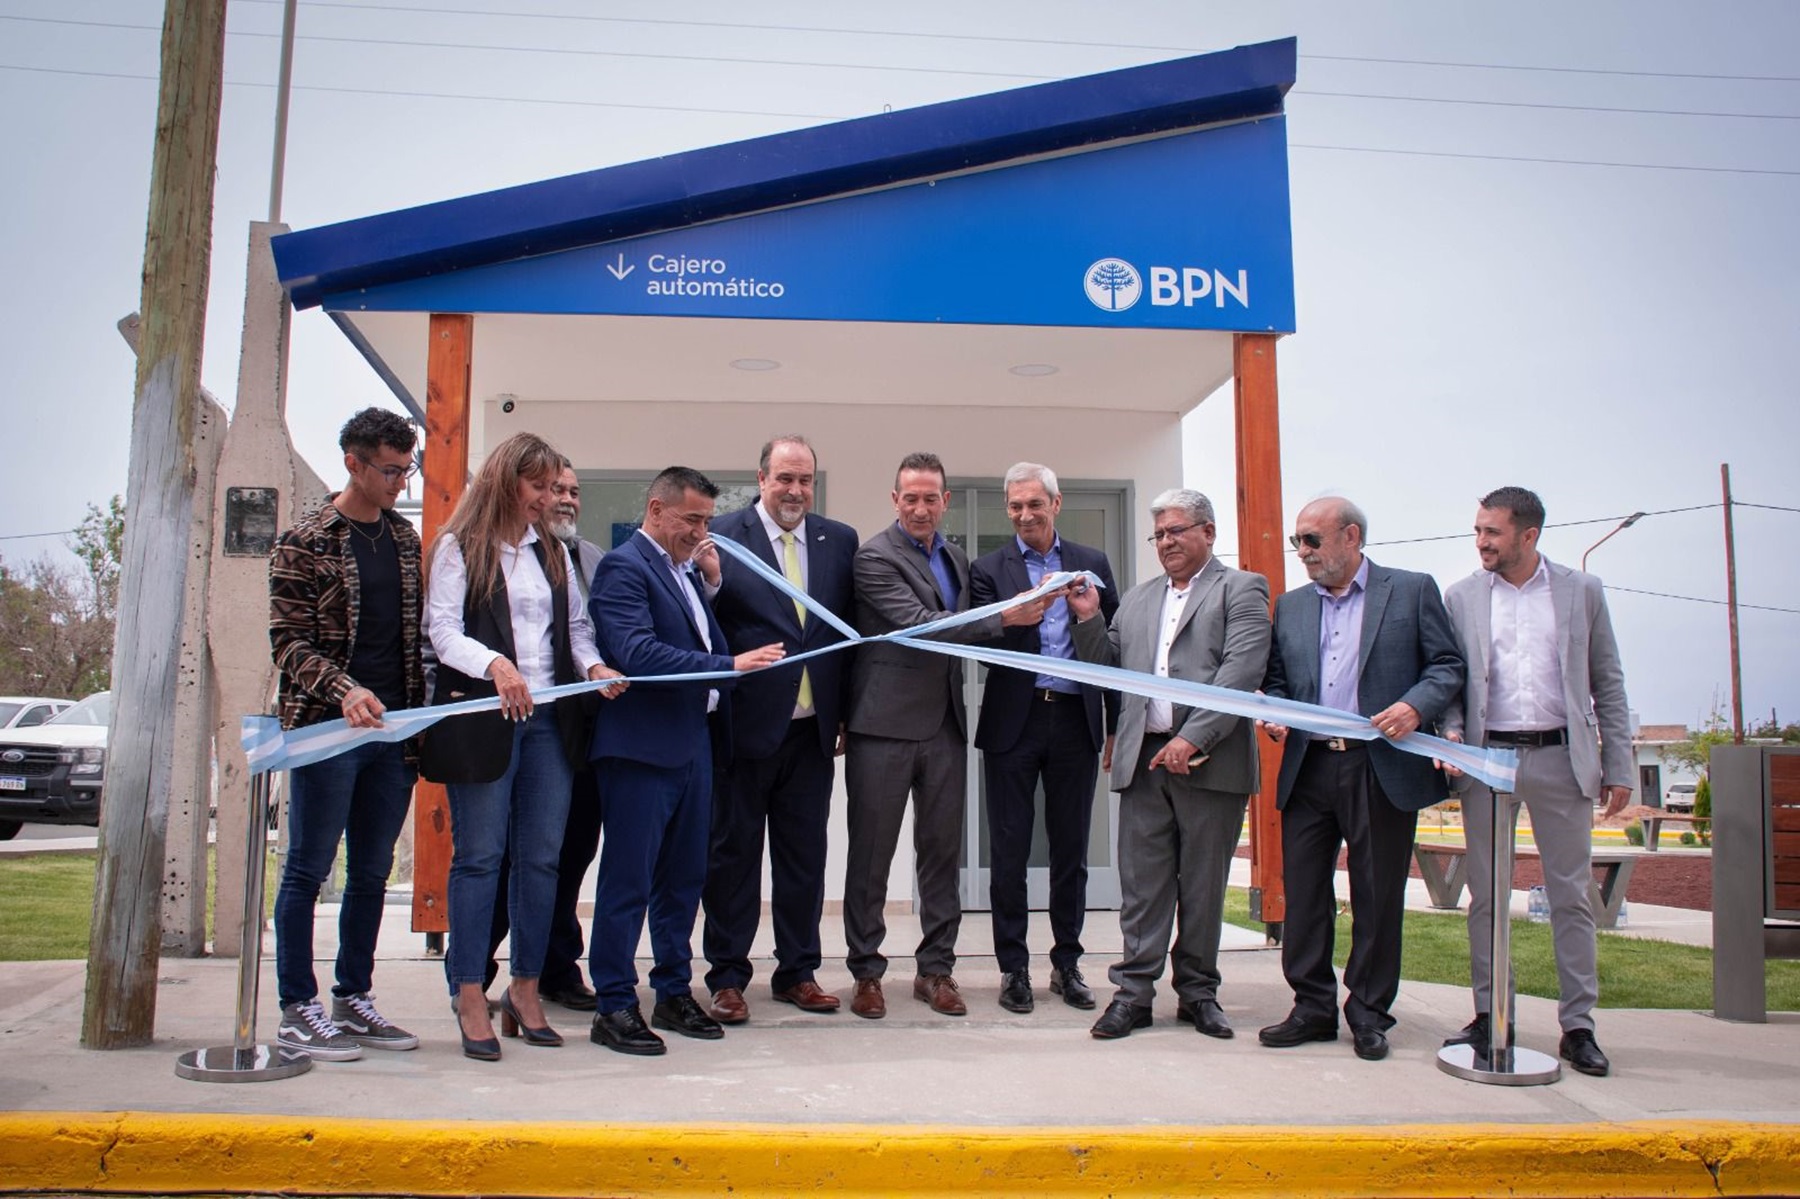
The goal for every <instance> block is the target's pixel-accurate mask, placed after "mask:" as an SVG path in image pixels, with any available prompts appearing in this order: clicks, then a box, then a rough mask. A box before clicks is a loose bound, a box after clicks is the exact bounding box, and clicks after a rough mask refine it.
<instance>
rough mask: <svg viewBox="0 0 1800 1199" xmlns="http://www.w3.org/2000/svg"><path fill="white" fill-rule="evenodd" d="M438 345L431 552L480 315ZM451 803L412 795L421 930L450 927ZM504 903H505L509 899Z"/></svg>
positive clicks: (449, 480) (448, 502)
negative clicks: (476, 322)
mask: <svg viewBox="0 0 1800 1199" xmlns="http://www.w3.org/2000/svg"><path fill="white" fill-rule="evenodd" d="M430 337H431V347H430V349H429V351H428V352H427V354H426V360H425V484H424V492H425V494H424V528H422V529H421V530H420V531H419V532H420V536H421V537H422V538H423V539H424V541H425V551H426V553H428V554H429V553H430V552H431V541H432V538H434V537H436V536H437V532H438V530H439V529H441V528H443V527H444V524H445V522H446V521H448V520H449V519H450V514H451V513H452V512H454V511H456V501H457V500H459V499H461V498H462V493H463V488H464V486H466V485H467V483H468V479H469V366H470V363H471V362H472V361H473V352H474V346H475V318H474V317H473V316H469V315H467V314H452V313H442V312H434V313H432V314H431V332H430ZM449 887H450V801H449V798H448V796H447V795H446V794H445V792H444V788H443V787H441V786H439V785H438V784H436V783H428V782H425V781H423V780H421V781H420V783H419V786H418V789H417V790H415V791H414V792H413V909H412V927H413V931H414V932H416V933H441V932H444V931H445V930H447V929H448V928H449V927H450V902H449ZM502 902H504V900H503V901H502Z"/></svg>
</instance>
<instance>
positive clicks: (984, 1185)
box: [0, 1112, 1800, 1199]
mask: <svg viewBox="0 0 1800 1199" xmlns="http://www.w3.org/2000/svg"><path fill="white" fill-rule="evenodd" d="M0 1191H53V1192H63V1193H77V1194H79V1193H110V1194H118V1193H134V1192H135V1193H141V1194H165V1195H167V1194H177V1193H181V1192H196V1191H198V1192H205V1193H211V1194H222V1195H233V1194H248V1193H271V1192H283V1193H287V1194H303V1195H395V1194H399V1195H471V1194H474V1195H480V1194H510V1195H542V1196H595V1197H598V1196H620V1197H626V1196H631V1197H657V1196H693V1195H723V1194H730V1195H733V1196H749V1197H751V1199H761V1197H764V1196H769V1197H773V1196H787V1195H795V1194H800V1193H811V1194H817V1195H835V1196H879V1195H901V1196H912V1195H934V1196H936V1195H953V1194H954V1195H981V1196H1034V1197H1042V1196H1046V1195H1059V1194H1062V1195H1108V1196H1134V1197H1135V1196H1155V1195H1200V1194H1205V1195H1221V1196H1264V1195H1267V1196H1276V1195H1279V1196H1293V1195H1320V1196H1336V1195H1344V1196H1352V1195H1355V1196H1390V1195H1393V1196H1398V1195H1406V1196H1436V1195H1471V1194H1474V1195H1480V1194H1511V1195H1559V1196H1561V1195H1643V1196H1648V1195H1707V1196H1716V1195H1780V1194H1789V1195H1791V1194H1800V1125H1797V1126H1789V1125H1776V1124H1738V1123H1729V1122H1723V1121H1720V1122H1702V1123H1682V1124H1674V1123H1649V1122H1646V1123H1638V1124H1615V1125H1587V1126H1582V1125H1464V1126H1456V1125H1429V1126H1427V1125H1401V1126H1394V1127H1355V1128H1338V1127H1291V1126H1278V1127H1268V1126H1247V1127H1221V1128H1195V1127H1162V1128H1013V1129H998V1128H996V1129H953V1128H927V1127H863V1126H851V1125H829V1126H807V1125H791V1126H790V1125H682V1126H678V1127H661V1126H651V1125H606V1124H510V1123H509V1124H502V1123H475V1122H453V1121H406V1120H346V1119H302V1118H296V1117H291V1116H277V1117H253V1116H216V1115H201V1116H183V1115H165V1114H160V1113H144V1112H120V1113H111V1114H100V1113H86V1112H45V1113H32V1112H23V1113H7V1114H0Z"/></svg>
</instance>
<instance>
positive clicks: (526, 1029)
mask: <svg viewBox="0 0 1800 1199" xmlns="http://www.w3.org/2000/svg"><path fill="white" fill-rule="evenodd" d="M521 1033H523V1034H524V1036H525V1043H526V1044H527V1045H538V1046H542V1047H545V1048H555V1047H556V1046H558V1045H561V1044H562V1043H563V1039H562V1034H561V1033H559V1032H557V1031H556V1030H555V1029H554V1028H551V1027H550V1026H549V1025H548V1024H545V1025H541V1026H540V1027H537V1028H533V1027H531V1025H529V1024H527V1023H525V1021H524V1020H523V1019H522V1018H521V1017H520V1016H519V1009H518V1008H516V1007H514V1006H513V1001H512V990H511V989H510V988H509V989H507V990H505V991H502V992H501V993H500V1035H501V1036H503V1037H516V1036H518V1035H520V1034H521Z"/></svg>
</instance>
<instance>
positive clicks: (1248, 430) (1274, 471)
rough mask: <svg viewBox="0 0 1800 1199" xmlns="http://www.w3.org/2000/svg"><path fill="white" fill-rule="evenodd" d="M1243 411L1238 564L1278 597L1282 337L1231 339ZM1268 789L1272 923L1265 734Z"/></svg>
mask: <svg viewBox="0 0 1800 1199" xmlns="http://www.w3.org/2000/svg"><path fill="white" fill-rule="evenodd" d="M1232 374H1233V376H1234V377H1235V381H1236V388H1235V395H1236V414H1237V502H1238V565H1239V566H1241V567H1242V568H1243V569H1245V570H1253V571H1256V572H1257V573H1258V574H1260V575H1262V576H1263V577H1264V578H1266V579H1268V580H1269V597H1270V599H1271V600H1273V599H1274V598H1275V597H1276V596H1279V595H1280V594H1281V593H1282V592H1283V591H1285V590H1286V589H1287V559H1286V555H1285V551H1284V550H1283V548H1282V547H1283V546H1284V545H1285V542H1284V540H1283V537H1284V536H1285V534H1284V532H1283V530H1284V529H1285V528H1286V527H1287V526H1286V524H1285V522H1284V521H1283V519H1282V515H1281V421H1280V408H1279V405H1278V404H1277V402H1276V396H1277V392H1276V386H1275V335H1274V334H1272V333H1239V334H1237V335H1236V336H1235V337H1234V338H1233V339H1232ZM1256 743H1257V746H1258V749H1259V752H1260V753H1261V754H1262V791H1261V793H1260V794H1258V795H1254V796H1252V797H1251V799H1250V817H1249V825H1250V915H1251V917H1252V918H1253V919H1257V920H1261V921H1263V922H1264V923H1265V924H1280V923H1282V922H1283V921H1284V920H1286V919H1287V892H1286V890H1285V889H1283V887H1282V884H1281V813H1279V812H1277V811H1276V810H1275V778H1276V775H1277V773H1278V772H1279V770H1280V768H1281V747H1280V746H1279V745H1276V744H1274V743H1273V742H1271V741H1270V740H1269V739H1268V738H1266V737H1260V736H1259V737H1258V738H1257V739H1256Z"/></svg>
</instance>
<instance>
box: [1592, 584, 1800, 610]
mask: <svg viewBox="0 0 1800 1199" xmlns="http://www.w3.org/2000/svg"><path fill="white" fill-rule="evenodd" d="M1606 589H1607V590H1608V591H1622V592H1624V593H1626V594H1627V595H1651V596H1655V597H1656V598H1657V599H1672V600H1686V601H1687V602H1688V603H1690V604H1717V605H1719V606H1720V607H1721V608H1723V607H1727V606H1729V604H1730V601H1729V600H1722V599H1706V598H1705V597H1703V596H1698V595H1671V594H1670V593H1669V592H1667V591H1644V590H1641V589H1639V588H1637V587H1618V586H1615V585H1613V584H1611V583H1608V584H1606ZM1738 607H1740V608H1751V609H1754V610H1755V611H1758V612H1787V613H1790V614H1792V615H1795V616H1800V608H1776V607H1772V606H1770V605H1769V604H1746V603H1743V602H1741V601H1740V602H1739V603H1738Z"/></svg>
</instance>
